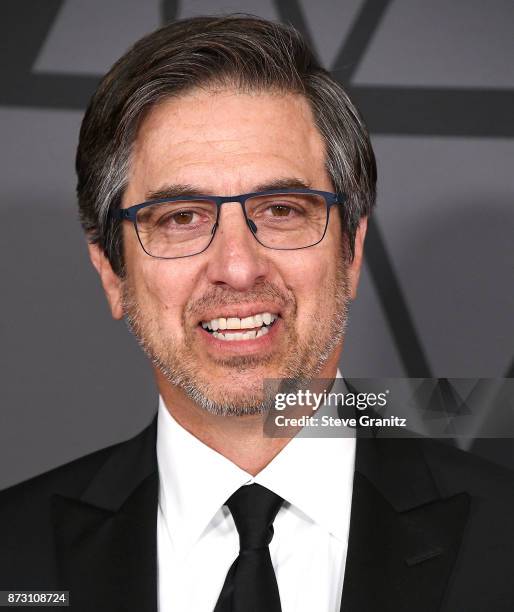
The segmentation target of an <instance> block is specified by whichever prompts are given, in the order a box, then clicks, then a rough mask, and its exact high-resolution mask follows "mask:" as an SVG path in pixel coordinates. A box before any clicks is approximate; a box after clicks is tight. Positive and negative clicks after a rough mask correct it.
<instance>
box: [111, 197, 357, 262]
mask: <svg viewBox="0 0 514 612" xmlns="http://www.w3.org/2000/svg"><path fill="white" fill-rule="evenodd" d="M345 201H346V195H345V194H335V193H330V192H327V191H314V190H311V189H286V190H281V191H266V192H258V193H245V194H242V195H236V196H203V195H201V196H188V195H184V196H177V197H173V198H167V199H159V200H150V201H149V202H143V203H142V204H136V205H135V206H130V207H129V208H121V209H117V210H114V211H111V216H112V217H113V218H115V219H120V220H126V221H132V223H133V224H134V228H135V230H136V234H137V237H138V239H139V242H140V244H141V246H142V247H143V250H144V251H145V252H146V253H147V254H148V255H151V256H152V257H157V258H159V259H177V258H179V257H190V256H192V255H198V254H199V253H202V252H203V251H205V250H206V249H207V247H208V246H209V245H210V244H211V242H212V240H213V239H214V235H215V233H216V229H217V228H218V225H219V216H220V209H221V206H222V205H223V204H225V203H226V202H239V203H240V204H241V208H242V209H243V214H244V218H245V221H246V224H247V226H248V228H249V229H250V231H251V232H252V234H253V236H254V238H255V239H256V240H257V241H258V242H259V244H261V245H262V246H264V247H266V248H269V249H279V250H293V249H295V250H296V249H306V248H308V247H311V246H314V245H316V244H318V243H319V242H321V241H322V240H323V238H324V236H325V233H326V231H327V227H328V221H329V217H330V209H331V207H332V206H334V205H336V204H343V203H344V202H345Z"/></svg>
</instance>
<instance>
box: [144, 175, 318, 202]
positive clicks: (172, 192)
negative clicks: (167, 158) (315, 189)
mask: <svg viewBox="0 0 514 612" xmlns="http://www.w3.org/2000/svg"><path fill="white" fill-rule="evenodd" d="M310 188H311V184H310V183H309V182H307V181H304V180H302V179H298V178H278V179H275V180H273V181H266V182H264V183H259V184H258V185H255V186H254V188H253V189H252V191H251V192H249V193H254V192H260V191H275V190H277V189H310ZM185 195H188V196H201V195H203V196H209V195H214V194H212V193H209V192H208V191H205V190H202V189H198V187H195V186H194V185H190V184H187V183H175V184H173V183H170V184H167V185H163V186H162V187H159V188H158V189H156V190H150V191H148V192H147V193H146V196H145V197H146V200H147V201H150V200H165V199H166V198H176V197H179V196H185Z"/></svg>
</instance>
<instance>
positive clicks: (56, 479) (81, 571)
mask: <svg viewBox="0 0 514 612" xmlns="http://www.w3.org/2000/svg"><path fill="white" fill-rule="evenodd" d="M155 440H156V418H154V420H153V421H152V423H151V424H150V425H149V426H148V427H147V428H146V429H144V430H143V431H142V432H141V433H140V434H139V435H137V436H136V437H134V438H132V439H130V440H127V441H126V442H122V443H119V444H116V445H114V446H111V447H109V448H106V449H103V450H100V451H97V452H95V453H92V454H90V455H87V456H86V457H82V458H80V459H77V460H75V461H73V462H71V463H69V464H67V465H64V466H61V467H59V468H56V469H54V470H52V471H50V472H48V473H46V474H43V475H40V476H37V477H35V478H32V479H30V480H28V481H26V482H24V483H21V484H18V485H15V486H13V487H10V488H9V489H6V490H4V491H2V492H0V590H8V589H18V590H21V589H24V590H36V589H44V590H49V589H62V590H69V591H70V604H71V609H72V610H73V611H74V612H115V611H129V610H130V611H134V612H156V610H157V583H156V575H157V558H156V518H157V493H158V473H157V461H156V452H155ZM320 469H327V470H331V471H332V472H333V476H334V486H337V472H338V466H337V465H327V466H323V467H322V468H320ZM513 560H514V475H513V473H512V472H511V471H510V470H507V469H505V468H501V467H499V466H496V465H493V464H491V463H489V462H486V461H484V460H481V459H479V458H477V457H475V456H472V455H470V454H468V453H464V452H461V451H458V450H455V449H453V448H451V447H449V446H447V445H444V444H442V443H438V442H435V441H431V440H427V439H421V438H416V439H412V438H410V439H390V438H380V437H372V438H360V437H359V438H358V440H357V455H356V468H355V477H354V486H353V500H352V511H351V523H350V539H349V545H348V556H347V562H346V572H345V579H344V588H343V597H342V607H341V609H342V611H343V612H374V611H377V612H378V611H380V612H403V611H405V612H407V611H408V612H415V611H416V612H436V611H438V612H443V611H444V612H484V611H487V612H507V611H508V612H512V611H513V610H514V585H513V583H514V581H513V573H514V572H513V570H514V562H513ZM168 579H169V580H173V577H172V576H170V577H168ZM201 582H202V577H201V576H198V584H199V588H201ZM34 609H35V608H34ZM38 609H40V608H38ZM163 612H168V611H163ZM313 612H315V611H313Z"/></svg>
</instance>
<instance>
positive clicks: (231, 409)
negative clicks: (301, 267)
mask: <svg viewBox="0 0 514 612" xmlns="http://www.w3.org/2000/svg"><path fill="white" fill-rule="evenodd" d="M215 289H216V291H215V292H213V293H212V294H209V295H208V296H205V297H204V298H203V299H202V300H200V301H199V303H196V304H195V305H194V306H193V305H191V307H187V308H186V313H187V312H190V311H191V310H193V311H195V310H200V309H201V307H202V306H204V307H205V305H206V304H209V305H210V306H211V307H212V306H213V305H219V306H223V305H228V304H231V303H236V302H237V303H240V302H241V296H240V295H235V296H234V295H228V294H227V293H226V290H224V289H223V290H222V291H218V290H219V289H220V288H218V287H217V288H215ZM330 290H331V291H332V295H333V305H334V308H333V310H334V312H333V316H332V317H330V319H329V321H313V322H312V325H311V326H310V329H311V330H312V333H311V334H310V335H309V337H308V338H306V339H304V340H301V339H300V338H299V337H298V334H297V333H296V331H295V328H294V324H293V322H294V319H295V316H294V315H295V314H296V301H295V299H294V296H293V295H290V296H284V295H283V293H282V292H281V291H280V290H278V289H277V288H276V287H275V286H274V285H271V284H270V283H263V284H262V285H261V286H259V287H255V289H254V290H252V291H251V292H248V293H247V294H245V303H249V302H252V301H257V300H262V299H263V298H268V299H271V300H272V301H275V302H277V301H280V303H283V304H284V303H288V304H290V305H291V306H292V315H293V316H290V317H288V321H287V322H286V320H285V319H283V320H282V323H283V324H284V325H285V332H286V333H287V334H288V337H289V342H288V348H289V349H290V350H288V351H287V354H286V355H284V356H283V360H282V363H283V367H282V368H281V371H280V372H278V373H277V376H276V379H277V382H276V384H275V382H274V381H275V378H274V379H273V381H270V383H271V384H267V385H266V390H267V392H266V393H265V392H264V389H263V388H260V389H259V390H253V391H251V392H247V393H246V394H245V395H244V396H240V397H234V393H230V391H222V392H221V393H220V392H219V389H216V390H214V389H213V388H212V386H210V385H209V382H208V381H205V380H202V378H201V373H200V372H199V370H198V368H197V367H196V364H195V362H194V361H193V359H191V357H190V355H191V351H190V345H191V342H192V339H191V338H187V337H186V343H185V346H184V347H183V348H178V347H177V346H176V345H175V344H174V342H173V340H172V339H165V342H163V341H162V337H163V336H162V334H161V333H160V330H158V329H152V321H151V320H148V319H147V317H145V315H144V314H143V312H142V310H141V308H140V306H139V304H138V302H137V300H136V299H135V296H134V292H133V290H132V288H131V287H130V285H129V284H128V282H127V281H126V280H124V281H123V296H122V307H123V313H124V318H125V322H126V324H127V327H128V329H129V330H130V332H131V333H132V334H133V335H134V336H135V338H136V339H137V341H138V343H139V345H140V346H141V348H142V349H143V351H144V352H145V354H146V355H147V357H148V358H149V359H150V361H151V362H152V363H153V365H154V366H155V367H156V368H158V370H159V371H160V372H161V373H162V374H163V376H164V377H165V378H166V379H167V381H168V382H169V383H170V384H171V385H173V386H174V387H177V388H179V389H181V390H182V391H183V392H184V393H185V394H186V395H187V396H188V397H189V398H190V399H191V400H192V401H193V402H194V403H195V404H196V405H198V406H199V407H200V408H202V409H203V410H205V411H206V412H208V413H210V414H213V415H217V416H245V415H263V414H265V413H267V412H268V411H269V410H270V409H271V407H272V406H273V401H274V399H273V390H276V387H278V384H279V380H278V379H284V378H287V379H293V380H294V381H296V382H297V384H298V386H300V385H303V384H305V382H306V381H308V380H311V379H313V378H315V377H316V376H317V375H318V374H319V373H320V371H321V370H322V368H323V366H324V365H325V364H326V362H327V360H328V359H329V357H330V356H331V355H332V353H333V351H334V349H335V348H336V347H337V346H338V345H339V344H340V343H341V342H342V340H343V338H344V335H345V332H346V326H347V322H348V311H349V303H350V295H349V289H348V281H347V272H346V266H345V265H344V263H343V262H341V263H340V265H339V266H338V269H337V279H336V282H335V283H332V284H331V286H330ZM287 297H288V298H289V299H287ZM183 319H184V320H183V323H184V326H183V327H184V329H186V325H185V319H186V317H185V315H184V317H183ZM274 359H276V355H268V356H266V357H264V358H263V357H255V356H235V357H231V358H228V359H220V360H217V365H221V366H224V367H226V368H227V369H229V370H232V371H234V372H238V373H244V372H246V371H248V370H250V369H251V368H252V367H255V366H257V365H261V366H262V365H266V364H269V363H271V362H272V361H273V360H274ZM263 383H264V381H263ZM263 386H264V385H263ZM214 395H218V397H217V398H215V399H214V398H213V396H214Z"/></svg>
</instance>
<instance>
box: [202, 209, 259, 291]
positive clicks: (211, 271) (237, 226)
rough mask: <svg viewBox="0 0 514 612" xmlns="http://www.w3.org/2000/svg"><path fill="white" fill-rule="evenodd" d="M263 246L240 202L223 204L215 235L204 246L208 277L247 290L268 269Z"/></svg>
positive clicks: (211, 280)
mask: <svg viewBox="0 0 514 612" xmlns="http://www.w3.org/2000/svg"><path fill="white" fill-rule="evenodd" d="M263 250H264V247H262V246H261V245H260V244H259V243H258V242H257V240H255V238H254V237H253V236H252V233H251V231H250V229H249V227H248V225H247V222H246V219H245V216H244V213H243V210H242V208H241V205H240V204H239V202H227V203H225V204H223V206H222V207H221V209H220V215H219V219H218V228H217V230H216V235H215V236H214V239H213V241H212V243H211V245H210V246H209V249H208V250H207V253H208V254H209V264H208V267H207V278H208V280H209V281H210V282H211V283H213V284H216V285H226V286H227V287H231V288H232V289H234V290H236V291H248V290H249V289H251V288H252V287H253V286H254V285H255V283H256V282H258V281H259V280H263V279H264V278H265V277H266V275H267V273H268V264H267V259H266V256H265V254H264V253H263Z"/></svg>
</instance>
